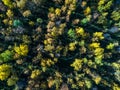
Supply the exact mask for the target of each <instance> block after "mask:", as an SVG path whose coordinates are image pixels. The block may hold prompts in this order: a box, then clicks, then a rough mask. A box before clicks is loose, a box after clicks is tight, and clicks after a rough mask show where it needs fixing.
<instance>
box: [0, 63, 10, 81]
mask: <svg viewBox="0 0 120 90" xmlns="http://www.w3.org/2000/svg"><path fill="white" fill-rule="evenodd" d="M11 68H12V67H11V66H10V65H7V64H2V65H0V80H2V81H3V80H6V79H7V78H8V76H9V75H10V73H11Z"/></svg>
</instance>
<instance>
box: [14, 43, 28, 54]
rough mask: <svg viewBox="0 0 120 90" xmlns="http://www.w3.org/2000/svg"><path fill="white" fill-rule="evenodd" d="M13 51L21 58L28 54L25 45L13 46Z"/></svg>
mask: <svg viewBox="0 0 120 90" xmlns="http://www.w3.org/2000/svg"><path fill="white" fill-rule="evenodd" d="M14 50H15V52H16V53H17V54H18V55H21V56H27V54H28V46H27V45H23V44H20V46H15V47H14Z"/></svg>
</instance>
